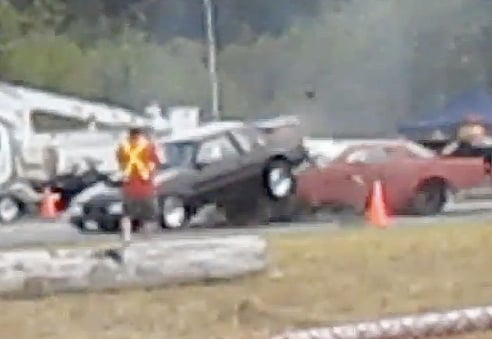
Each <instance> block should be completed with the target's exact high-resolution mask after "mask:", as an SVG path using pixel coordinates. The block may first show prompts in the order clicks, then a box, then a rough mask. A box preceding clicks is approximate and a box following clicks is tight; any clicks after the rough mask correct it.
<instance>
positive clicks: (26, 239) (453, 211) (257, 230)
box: [0, 201, 492, 249]
mask: <svg viewBox="0 0 492 339" xmlns="http://www.w3.org/2000/svg"><path fill="white" fill-rule="evenodd" d="M487 219H489V220H491V221H492V201H476V202H467V203H460V204H456V205H450V206H448V207H447V208H446V211H445V212H444V213H443V214H442V215H439V216H435V217H398V218H395V225H396V226H400V227H415V226H425V225H428V224H435V223H439V222H442V223H449V222H461V221H463V222H473V221H478V220H487ZM341 223H342V226H341V224H340V222H337V220H336V219H335V220H334V221H333V220H328V219H327V220H325V221H322V222H316V223H292V224H276V225H270V226H258V227H249V228H209V229H203V228H194V229H189V230H186V231H179V232H157V233H153V234H149V235H143V234H142V235H141V234H137V235H135V238H136V239H145V238H146V237H153V238H155V237H158V238H164V239H176V238H197V237H209V236H227V235H238V234H269V233H282V232H284V233H295V232H319V231H336V230H339V229H340V228H341V227H343V223H346V224H356V223H360V220H357V219H354V218H348V219H342V221H341ZM118 239H119V235H118V234H100V233H93V234H87V233H86V234H82V233H80V232H79V231H78V230H76V229H75V228H73V227H72V226H70V225H69V224H67V223H64V222H47V221H39V220H34V219H33V220H23V221H21V222H19V223H17V224H15V225H12V226H4V227H3V228H0V248H3V249H6V248H14V247H30V246H43V245H54V244H71V243H91V242H105V241H108V242H110V241H115V240H118Z"/></svg>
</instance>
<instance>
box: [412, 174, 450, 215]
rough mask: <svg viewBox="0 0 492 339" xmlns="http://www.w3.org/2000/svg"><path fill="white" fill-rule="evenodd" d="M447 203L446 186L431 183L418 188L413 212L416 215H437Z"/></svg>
mask: <svg viewBox="0 0 492 339" xmlns="http://www.w3.org/2000/svg"><path fill="white" fill-rule="evenodd" d="M445 203H446V185H445V184H444V183H442V182H438V181H429V182H427V183H424V184H423V185H421V186H420V187H419V188H418V190H417V192H416V193H415V196H414V198H413V201H412V208H411V210H412V212H413V213H414V214H416V215H421V216H430V215H436V214H438V213H440V212H441V211H442V209H443V207H444V205H445Z"/></svg>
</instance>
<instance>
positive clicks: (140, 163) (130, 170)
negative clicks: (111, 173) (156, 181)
mask: <svg viewBox="0 0 492 339" xmlns="http://www.w3.org/2000/svg"><path fill="white" fill-rule="evenodd" d="M149 145H150V142H149V141H148V140H147V139H146V138H140V139H138V141H137V143H136V144H134V145H132V144H131V143H130V141H129V140H125V141H124V142H123V143H122V145H121V149H120V151H121V152H123V154H122V155H123V161H122V167H123V175H124V176H125V178H127V179H128V178H130V176H132V175H134V173H136V174H137V175H138V176H139V177H140V178H141V179H143V180H149V179H150V175H151V173H152V171H153V170H154V168H155V164H154V162H153V161H151V160H150V159H149V158H148V154H147V150H148V147H149Z"/></svg>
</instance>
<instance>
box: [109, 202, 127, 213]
mask: <svg viewBox="0 0 492 339" xmlns="http://www.w3.org/2000/svg"><path fill="white" fill-rule="evenodd" d="M108 212H109V214H122V213H123V203H121V202H114V203H112V204H110V205H109V207H108Z"/></svg>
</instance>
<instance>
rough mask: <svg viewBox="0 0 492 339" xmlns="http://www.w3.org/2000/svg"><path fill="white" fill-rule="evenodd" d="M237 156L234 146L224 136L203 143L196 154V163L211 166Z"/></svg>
mask: <svg viewBox="0 0 492 339" xmlns="http://www.w3.org/2000/svg"><path fill="white" fill-rule="evenodd" d="M236 156H239V153H238V152H237V150H236V148H235V147H234V145H233V144H232V143H231V141H230V140H229V139H228V138H227V137H226V136H220V137H217V138H213V139H210V140H207V141H205V142H204V143H203V144H202V145H201V146H200V150H199V151H198V154H197V162H199V163H201V164H211V163H214V162H218V161H222V160H226V159H229V158H233V157H236Z"/></svg>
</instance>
